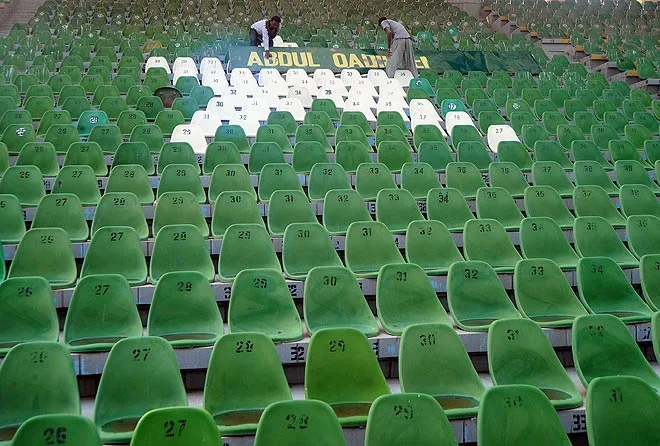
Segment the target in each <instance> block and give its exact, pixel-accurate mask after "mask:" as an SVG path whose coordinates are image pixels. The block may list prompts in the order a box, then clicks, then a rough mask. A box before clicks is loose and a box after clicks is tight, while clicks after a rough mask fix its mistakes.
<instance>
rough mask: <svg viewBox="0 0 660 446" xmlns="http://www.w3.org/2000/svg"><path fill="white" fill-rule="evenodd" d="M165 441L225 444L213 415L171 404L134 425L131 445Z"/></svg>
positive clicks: (178, 444)
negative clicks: (171, 405)
mask: <svg viewBox="0 0 660 446" xmlns="http://www.w3.org/2000/svg"><path fill="white" fill-rule="evenodd" d="M170 429H171V431H170ZM164 438H166V440H164ZM163 441H166V442H167V443H170V444H171V445H172V446H182V445H186V444H204V445H208V446H221V445H222V438H221V437H220V436H219V435H218V431H217V427H216V425H215V423H214V422H213V418H211V416H210V415H209V414H208V412H206V411H205V410H203V409H199V408H197V407H168V408H163V409H154V410H151V411H149V412H147V413H146V414H145V415H144V416H143V417H142V418H141V419H140V421H139V422H138V423H137V426H136V427H135V433H134V435H133V438H132V440H131V446H155V445H158V444H162V442H163Z"/></svg>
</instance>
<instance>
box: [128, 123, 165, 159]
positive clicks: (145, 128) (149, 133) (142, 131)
mask: <svg viewBox="0 0 660 446" xmlns="http://www.w3.org/2000/svg"><path fill="white" fill-rule="evenodd" d="M163 139H164V137H163V132H162V130H161V129H160V127H158V126H157V125H155V124H139V125H136V126H135V127H133V131H132V132H131V137H130V139H129V140H130V142H143V143H145V144H146V145H148V146H149V150H150V151H151V152H152V153H158V152H159V151H160V148H161V147H162V146H163Z"/></svg>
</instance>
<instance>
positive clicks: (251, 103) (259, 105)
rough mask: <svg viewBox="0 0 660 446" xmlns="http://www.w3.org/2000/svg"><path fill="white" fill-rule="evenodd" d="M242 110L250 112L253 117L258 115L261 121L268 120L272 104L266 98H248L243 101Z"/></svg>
mask: <svg viewBox="0 0 660 446" xmlns="http://www.w3.org/2000/svg"><path fill="white" fill-rule="evenodd" d="M241 111H243V112H245V113H248V114H249V115H250V116H251V117H256V118H257V119H258V120H259V121H266V120H268V115H269V114H270V105H269V103H268V101H267V100H265V99H259V98H248V100H247V101H245V103H243V106H242V108H241Z"/></svg>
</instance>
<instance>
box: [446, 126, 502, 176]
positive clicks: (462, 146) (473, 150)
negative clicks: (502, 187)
mask: <svg viewBox="0 0 660 446" xmlns="http://www.w3.org/2000/svg"><path fill="white" fill-rule="evenodd" d="M467 127H471V126H467ZM455 147H456V146H455ZM491 153H492V152H491V151H490V150H489V149H488V147H486V145H485V144H484V143H483V142H481V141H462V142H460V143H459V144H458V147H457V149H456V161H458V162H461V163H466V162H467V163H472V164H474V165H475V166H476V167H477V168H478V169H479V170H481V171H487V170H488V167H489V166H490V163H492V161H493V160H492V158H491Z"/></svg>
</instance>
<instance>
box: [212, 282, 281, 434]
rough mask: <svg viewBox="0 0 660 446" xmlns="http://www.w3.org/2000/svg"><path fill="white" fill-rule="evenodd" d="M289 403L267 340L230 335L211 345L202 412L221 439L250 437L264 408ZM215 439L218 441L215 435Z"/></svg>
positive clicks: (274, 352) (260, 336)
mask: <svg viewBox="0 0 660 446" xmlns="http://www.w3.org/2000/svg"><path fill="white" fill-rule="evenodd" d="M207 286H208V284H207ZM209 291H210V287H209ZM291 399H292V398H291V390H289V385H288V383H287V379H286V376H285V375H284V370H283V369H282V365H281V363H280V360H279V357H278V354H277V350H276V349H275V345H274V344H273V341H271V339H270V338H269V337H268V336H266V335H264V334H261V333H255V332H246V333H231V334H227V335H225V336H222V338H220V339H219V340H218V341H217V342H216V343H215V345H214V347H213V352H212V353H211V360H210V362H209V367H208V373H207V375H206V384H205V386H204V408H205V409H206V410H207V411H208V412H209V413H210V414H211V415H212V417H213V419H214V422H215V423H216V424H217V426H218V429H220V430H221V432H222V435H241V434H243V435H245V434H250V433H254V432H255V431H256V429H257V424H258V422H259V419H260V418H261V415H262V413H263V411H264V409H265V408H266V407H268V406H269V405H270V404H272V403H276V402H278V401H288V400H291ZM215 435H216V436H218V438H220V436H219V435H218V434H217V432H216V434H215ZM221 443H222V442H221Z"/></svg>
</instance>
